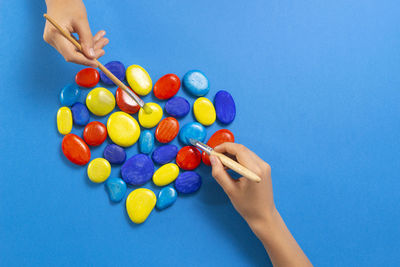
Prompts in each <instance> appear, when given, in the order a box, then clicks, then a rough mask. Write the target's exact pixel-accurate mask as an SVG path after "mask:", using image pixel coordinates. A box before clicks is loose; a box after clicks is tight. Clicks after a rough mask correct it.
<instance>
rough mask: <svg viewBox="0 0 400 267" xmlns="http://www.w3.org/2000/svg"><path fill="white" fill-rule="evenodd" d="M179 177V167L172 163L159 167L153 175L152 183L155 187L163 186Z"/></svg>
mask: <svg viewBox="0 0 400 267" xmlns="http://www.w3.org/2000/svg"><path fill="white" fill-rule="evenodd" d="M178 175H179V167H178V166H177V165H176V164H174V163H168V164H165V165H163V166H161V167H160V168H159V169H158V170H156V171H155V173H154V174H153V183H154V184H155V185H157V186H164V185H167V184H170V183H172V182H173V181H175V179H176V177H178Z"/></svg>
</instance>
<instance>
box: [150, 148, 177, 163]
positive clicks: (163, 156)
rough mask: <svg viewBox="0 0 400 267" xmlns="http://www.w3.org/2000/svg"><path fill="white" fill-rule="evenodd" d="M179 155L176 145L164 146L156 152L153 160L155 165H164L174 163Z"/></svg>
mask: <svg viewBox="0 0 400 267" xmlns="http://www.w3.org/2000/svg"><path fill="white" fill-rule="evenodd" d="M177 153H178V147H177V146H176V145H163V146H159V147H157V148H156V149H155V150H154V152H153V154H152V156H151V158H152V159H153V161H154V162H155V163H157V164H160V165H162V164H165V163H168V162H170V161H172V160H173V159H174V158H175V157H176V154H177Z"/></svg>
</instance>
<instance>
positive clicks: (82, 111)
mask: <svg viewBox="0 0 400 267" xmlns="http://www.w3.org/2000/svg"><path fill="white" fill-rule="evenodd" d="M71 111H72V117H73V119H74V123H75V124H76V125H79V126H85V125H86V124H87V123H88V122H89V119H90V114H89V110H88V109H87V107H86V106H85V105H84V104H82V103H81V102H76V103H75V104H73V105H72V107H71Z"/></svg>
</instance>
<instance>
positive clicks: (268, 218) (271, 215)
mask: <svg viewBox="0 0 400 267" xmlns="http://www.w3.org/2000/svg"><path fill="white" fill-rule="evenodd" d="M280 222H281V216H280V214H279V212H278V210H277V209H276V208H275V207H274V208H273V209H272V210H271V211H270V212H268V213H266V214H265V216H263V217H261V218H258V219H255V220H248V221H247V223H248V224H249V226H250V228H251V230H252V231H253V232H254V234H255V235H256V236H257V237H259V238H260V237H261V236H263V235H265V234H268V233H270V232H272V231H273V229H274V228H275V229H276V227H277V226H278V225H279V224H280Z"/></svg>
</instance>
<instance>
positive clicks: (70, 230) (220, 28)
mask: <svg viewBox="0 0 400 267" xmlns="http://www.w3.org/2000/svg"><path fill="white" fill-rule="evenodd" d="M85 3H86V7H87V10H88V16H89V21H90V24H91V27H92V31H93V32H97V31H98V30H100V29H105V30H106V31H107V36H108V38H109V39H110V44H109V45H108V46H107V48H106V55H105V56H104V57H103V58H101V62H103V63H106V62H108V61H110V60H121V61H122V62H124V63H125V64H126V65H131V64H139V65H141V66H143V67H144V68H145V69H147V71H148V72H149V74H150V75H151V77H152V79H153V81H156V80H157V79H158V78H159V77H161V76H162V75H164V74H166V73H170V72H173V73H176V74H177V75H178V76H180V77H182V76H183V75H184V73H185V72H186V71H188V70H190V69H194V68H198V69H201V70H202V71H204V72H205V73H206V74H207V76H208V78H209V79H210V83H211V91H210V93H209V94H208V97H210V98H212V97H213V96H214V94H215V93H216V92H217V91H218V90H220V89H225V90H228V91H230V92H231V93H232V94H233V96H234V97H235V99H236V103H237V110H238V114H237V118H236V120H235V121H234V123H233V124H232V125H231V126H229V129H231V130H232V131H233V132H234V133H235V136H236V140H237V141H238V142H239V143H243V144H245V145H247V146H248V147H249V148H251V149H253V150H254V151H255V152H256V153H257V154H259V155H260V156H261V157H262V158H263V159H265V161H267V162H268V163H270V165H271V166H272V175H273V177H272V178H273V186H274V194H275V200H276V204H277V207H278V209H279V211H280V212H281V214H282V216H283V218H284V219H285V221H286V223H287V225H288V226H289V228H290V229H291V231H292V233H293V234H294V236H295V238H296V239H297V241H298V242H299V244H300V245H301V246H302V248H303V250H304V251H305V252H306V254H307V255H308V256H309V257H310V259H311V261H312V262H313V263H314V264H315V265H317V266H377V265H379V266H390V265H392V266H393V265H399V264H400V256H399V251H400V242H399V239H400V226H399V225H400V219H399V218H400V207H399V206H400V194H399V189H400V179H399V178H400V177H399V171H400V138H399V134H400V75H399V72H400V48H399V47H400V27H399V14H400V6H399V4H398V1H395V0H379V1H378V0H374V1H373V0H365V1H355V0H353V1H349V0H337V1H317V0H306V1H304V0H301V1H300V0H295V1H286V0H280V1H265V0H253V1H234V2H233V1H227V0H223V1H214V0H205V1H183V0H181V1H177V0H171V1H154V0H153V1H151V0H135V1H128V0H125V1H100V0H98V1H95V0H90V1H89V0H88V1H85ZM45 11H46V8H45V5H44V1H39V0H37V1H31V0H29V1H5V0H0V37H1V43H0V56H1V66H0V109H1V112H0V123H1V124H0V139H1V142H0V151H1V153H0V159H1V161H0V162H1V167H0V177H1V178H0V265H1V266H14V265H25V266H26V265H28V266H35V265H36V266H37V265H40V266H49V265H52V266H55V265H57V266H67V265H70V266H71V265H82V266H88V265H91V266H94V265H96V266H113V265H119V266H122V265H151V264H153V265H155V264H158V265H172V264H174V265H178V266H198V265H209V266H216V265H231V266H259V265H266V264H267V265H268V264H270V263H269V260H268V257H267V255H266V253H265V251H264V249H263V247H262V245H261V243H260V242H259V241H258V240H257V239H256V238H255V236H254V235H253V234H252V233H251V231H250V230H249V228H248V227H247V225H246V223H245V222H244V221H243V220H242V219H241V218H240V216H239V215H238V214H237V213H236V212H235V210H234V209H233V208H232V206H231V205H230V203H229V200H228V198H227V197H226V196H225V195H224V193H223V191H222V190H221V189H220V188H219V186H218V185H217V184H216V182H215V181H214V180H213V179H212V177H211V176H210V172H209V169H208V168H206V167H202V168H201V169H200V173H201V174H202V176H203V186H202V188H201V190H200V191H199V192H198V193H196V194H194V195H191V196H187V197H179V198H178V200H177V202H176V203H175V204H174V206H172V207H171V208H169V209H167V210H165V211H162V212H159V211H153V212H152V214H151V215H150V217H149V219H148V220H147V221H146V223H144V224H142V225H140V226H136V225H133V224H132V223H130V222H129V219H128V217H127V216H126V213H125V208H124V203H120V204H117V205H115V204H111V203H110V201H109V199H108V196H107V195H106V192H105V190H104V186H103V185H93V184H92V183H90V182H89V181H88V178H87V177H86V168H85V167H77V166H73V164H70V163H69V162H68V161H67V160H66V159H65V158H64V157H63V155H62V152H61V148H60V144H61V140H62V136H60V135H59V134H58V132H57V130H56V123H55V118H56V112H57V109H58V108H59V105H60V104H59V100H58V95H59V91H60V90H61V88H62V87H63V86H64V85H66V84H67V83H70V82H73V79H74V76H75V73H76V72H77V71H78V70H79V69H81V67H80V66H77V65H74V64H68V63H65V62H64V60H63V58H62V57H61V56H60V55H59V54H57V52H56V51H55V50H54V49H53V48H51V47H50V46H49V45H47V44H46V43H44V41H43V40H42V32H43V26H44V19H43V18H42V13H44V12H45ZM110 90H112V91H113V92H114V91H115V88H113V87H111V88H110ZM88 91H89V90H84V93H85V94H86V93H87V92H88ZM179 94H180V95H185V94H184V92H182V91H180V92H179ZM149 99H151V97H148V98H146V100H149ZM190 101H191V102H193V99H192V98H190ZM94 119H97V118H94V117H92V118H91V120H94ZM101 120H102V121H105V120H104V119H101ZM190 120H192V117H191V116H188V117H187V118H186V119H185V120H183V122H184V121H190ZM218 128H220V126H219V125H217V124H215V125H213V126H212V127H210V128H209V130H208V133H209V136H210V134H211V133H212V132H214V131H215V130H216V129H218ZM82 130H83V129H82V128H75V129H74V132H75V133H78V134H81V132H82ZM104 146H105V144H104V145H103V146H101V147H99V148H94V149H93V155H94V156H100V155H101V153H102V151H103V148H104ZM135 153H137V146H134V147H132V148H131V149H129V150H128V156H132V155H133V154H135ZM112 175H113V176H118V175H119V168H113V172H112ZM147 186H149V187H151V188H152V186H151V185H150V184H149V185H147ZM130 190H132V189H130Z"/></svg>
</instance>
